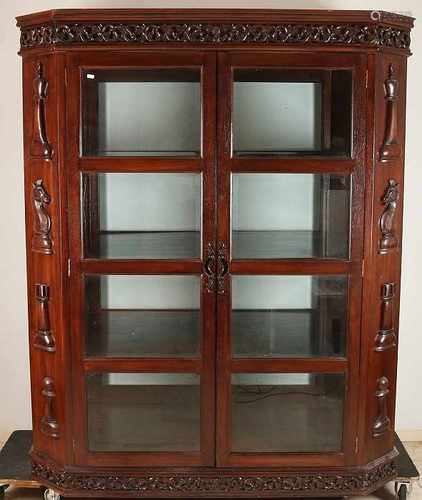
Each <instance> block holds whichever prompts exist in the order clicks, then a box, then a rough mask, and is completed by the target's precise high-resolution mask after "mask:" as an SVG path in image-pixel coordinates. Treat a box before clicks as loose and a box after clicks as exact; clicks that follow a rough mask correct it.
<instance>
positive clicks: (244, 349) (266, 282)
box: [231, 275, 347, 358]
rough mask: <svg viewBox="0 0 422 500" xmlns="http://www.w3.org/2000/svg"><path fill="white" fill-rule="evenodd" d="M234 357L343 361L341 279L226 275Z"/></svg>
mask: <svg viewBox="0 0 422 500" xmlns="http://www.w3.org/2000/svg"><path fill="white" fill-rule="evenodd" d="M232 308H233V311H232V319H231V322H232V324H231V329H232V349H233V356H234V357H242V358H248V357H249V358H253V357H269V358H275V357H293V358H294V357H305V358H311V357H325V356H329V357H331V356H334V357H339V356H340V357H344V356H345V355H346V324H347V277H346V276H328V275H327V276H326V275H321V276H317V275H313V276H232Z"/></svg>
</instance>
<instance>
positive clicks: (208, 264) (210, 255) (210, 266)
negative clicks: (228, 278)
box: [204, 242, 216, 292]
mask: <svg viewBox="0 0 422 500" xmlns="http://www.w3.org/2000/svg"><path fill="white" fill-rule="evenodd" d="M204 274H205V286H206V289H207V291H208V292H214V291H215V283H216V280H215V274H216V270H215V246H214V243H212V242H210V243H208V246H207V252H206V258H205V262H204Z"/></svg>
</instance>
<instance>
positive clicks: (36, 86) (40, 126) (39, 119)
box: [29, 61, 53, 160]
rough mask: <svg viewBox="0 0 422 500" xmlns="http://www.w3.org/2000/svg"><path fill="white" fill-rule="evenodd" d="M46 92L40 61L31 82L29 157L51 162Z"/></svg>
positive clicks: (51, 150) (51, 151)
mask: <svg viewBox="0 0 422 500" xmlns="http://www.w3.org/2000/svg"><path fill="white" fill-rule="evenodd" d="M47 91H48V82H47V80H46V79H45V78H44V76H43V65H42V63H41V61H38V62H37V65H36V68H35V78H34V81H33V99H34V110H33V113H34V114H33V129H32V141H31V145H30V149H29V152H30V155H31V156H32V157H33V158H43V159H45V160H51V158H52V155H53V149H52V147H51V144H50V143H49V141H48V138H47V127H46V103H45V101H46V99H47Z"/></svg>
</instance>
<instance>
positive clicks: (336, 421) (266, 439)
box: [232, 385, 343, 453]
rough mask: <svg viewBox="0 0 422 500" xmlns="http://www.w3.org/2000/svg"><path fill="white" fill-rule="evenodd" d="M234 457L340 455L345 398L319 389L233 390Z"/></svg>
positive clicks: (271, 388)
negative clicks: (238, 454) (243, 454)
mask: <svg viewBox="0 0 422 500" xmlns="http://www.w3.org/2000/svg"><path fill="white" fill-rule="evenodd" d="M232 397H233V401H232V414H233V451H235V452H240V453H242V452H243V453H247V452H255V453H256V452H266V453H271V452H272V453H280V452H283V453H312V452H315V453H319V452H335V451H340V450H341V442H342V427H343V398H342V397H341V396H335V395H326V394H324V393H323V392H318V389H317V387H315V386H314V385H309V386H297V385H290V386H289V385H284V386H266V385H265V386H264V385H258V386H243V385H235V386H233V395H232Z"/></svg>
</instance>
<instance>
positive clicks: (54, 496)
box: [44, 489, 60, 500]
mask: <svg viewBox="0 0 422 500" xmlns="http://www.w3.org/2000/svg"><path fill="white" fill-rule="evenodd" d="M44 500H60V495H59V494H58V493H56V492H55V491H54V490H52V489H47V490H45V491H44Z"/></svg>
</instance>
